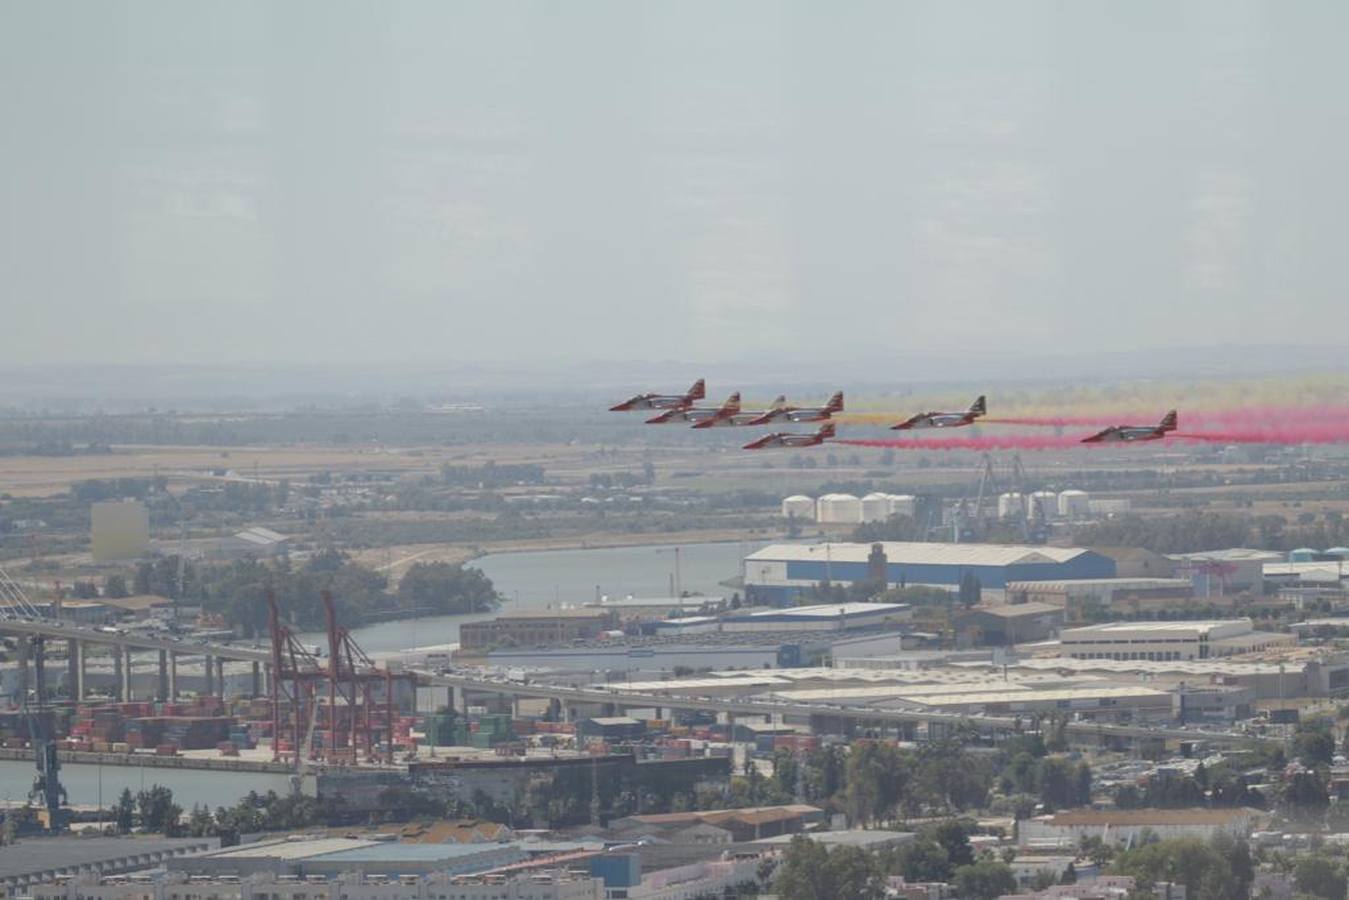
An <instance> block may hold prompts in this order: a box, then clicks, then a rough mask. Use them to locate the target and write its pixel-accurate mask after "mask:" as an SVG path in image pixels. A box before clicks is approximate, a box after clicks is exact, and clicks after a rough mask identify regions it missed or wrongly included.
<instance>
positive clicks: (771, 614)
mask: <svg viewBox="0 0 1349 900" xmlns="http://www.w3.org/2000/svg"><path fill="white" fill-rule="evenodd" d="M908 608H909V605H908V604H907V603H820V604H816V605H815V606H789V607H786V608H784V609H779V608H777V607H772V608H769V609H756V610H754V611H753V612H749V613H742V614H740V615H737V616H727V618H726V621H728V622H743V621H746V620H752V619H758V618H773V619H780V618H792V619H824V618H835V617H842V616H871V615H880V614H884V613H890V612H898V611H900V610H904V609H908Z"/></svg>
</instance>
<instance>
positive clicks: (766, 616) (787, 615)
mask: <svg viewBox="0 0 1349 900" xmlns="http://www.w3.org/2000/svg"><path fill="white" fill-rule="evenodd" d="M910 613H911V610H910V608H909V604H907V603H823V604H818V605H815V606H795V607H788V608H785V609H761V610H755V611H754V612H750V613H744V614H741V615H730V616H724V617H722V619H721V629H720V630H721V631H722V632H755V631H850V630H853V629H857V628H877V627H884V626H896V625H899V624H900V623H901V622H907V621H908V620H909V618H910Z"/></svg>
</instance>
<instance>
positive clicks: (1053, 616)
mask: <svg viewBox="0 0 1349 900" xmlns="http://www.w3.org/2000/svg"><path fill="white" fill-rule="evenodd" d="M1062 625H1063V607H1061V606H1054V605H1053V604H1049V603H1015V604H1002V605H1000V606H976V607H974V608H973V609H971V610H968V611H967V612H964V613H961V614H960V615H959V616H957V618H956V646H957V647H959V648H960V649H962V650H963V649H966V648H968V647H1010V646H1012V645H1013V644H1018V643H1026V642H1030V641H1043V640H1045V639H1047V638H1050V637H1053V636H1054V635H1055V634H1057V633H1058V630H1059V628H1060V626H1062Z"/></svg>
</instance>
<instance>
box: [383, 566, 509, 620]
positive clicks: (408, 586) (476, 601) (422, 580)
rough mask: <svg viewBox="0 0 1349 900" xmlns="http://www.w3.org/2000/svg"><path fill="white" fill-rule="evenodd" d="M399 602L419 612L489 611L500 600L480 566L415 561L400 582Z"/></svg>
mask: <svg viewBox="0 0 1349 900" xmlns="http://www.w3.org/2000/svg"><path fill="white" fill-rule="evenodd" d="M398 601H399V603H400V604H402V605H403V606H405V607H407V608H410V609H414V610H417V611H419V612H432V613H442V614H451V613H470V612H485V611H487V610H490V609H492V608H493V607H494V606H495V605H496V602H497V593H496V590H495V589H494V588H493V587H492V582H491V581H490V580H488V578H487V576H486V575H484V574H483V573H482V572H481V571H479V570H478V569H465V568H464V567H463V566H456V565H451V564H450V563H443V562H436V563H414V564H413V566H412V567H411V568H410V569H408V570H407V573H406V574H404V575H403V578H402V580H401V581H399V583H398Z"/></svg>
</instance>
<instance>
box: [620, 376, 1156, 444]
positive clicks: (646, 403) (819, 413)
mask: <svg viewBox="0 0 1349 900" xmlns="http://www.w3.org/2000/svg"><path fill="white" fill-rule="evenodd" d="M706 397H707V386H706V384H705V383H704V382H703V379H701V378H699V379H698V380H697V381H695V382H694V383H693V385H692V386H691V387H690V388H689V389H688V390H687V391H685V392H684V393H682V394H657V393H648V394H638V395H637V396H635V397H631V398H629V399H627V400H624V401H623V402H622V403H619V404H616V405H615V406H611V407H609V410H610V411H611V412H630V411H636V410H642V411H655V412H656V415H654V416H652V417H651V418H649V419H647V420H646V424H648V425H668V424H671V423H674V424H679V425H690V426H692V427H693V428H735V427H744V426H755V425H769V424H771V423H773V422H779V421H781V422H788V423H791V424H799V423H802V422H823V423H824V424H823V425H821V426H820V427H819V429H818V430H816V431H814V432H808V433H801V432H791V431H776V432H773V433H772V434H765V435H764V436H763V437H760V438H757V439H755V440H753V441H750V442H749V443H748V444H745V446H744V449H746V450H763V449H766V448H769V447H814V446H816V445H818V444H823V443H824V442H825V441H827V440H829V439H831V438H833V437H834V422H833V416H834V413H840V412H843V392H842V391H837V392H836V393H835V394H834V395H833V396H832V397H830V398H829V399H828V400H827V401H826V402H825V403H824V405H822V406H791V405H789V404H788V403H787V397H786V395H783V394H779V395H778V396H777V398H776V399H774V400H773V402H772V403H770V404H769V406H768V408H767V409H753V410H747V409H741V407H740V392H739V391H736V392H735V393H733V394H731V395H730V396H729V397H727V398H726V399H725V401H723V402H722V404H721V405H720V406H698V405H697V402H698V401H699V400H703V399H706ZM986 415H988V402H987V400H986V399H985V397H984V395H982V394H980V395H979V396H978V397H976V398H975V400H974V402H973V403H971V404H970V406H969V408H968V409H966V410H964V411H963V412H936V411H933V412H924V413H918V414H917V415H915V416H910V417H909V418H907V419H905V420H904V421H903V422H899V423H898V424H895V425H891V426H890V429H891V430H892V431H920V430H923V429H928V428H961V427H963V426H966V425H973V424H974V423H975V422H977V421H978V420H979V419H981V418H983V417H984V416H986ZM1175 430H1176V411H1175V410H1174V409H1173V410H1171V411H1170V412H1168V413H1167V414H1166V415H1165V416H1164V417H1162V421H1161V422H1159V423H1158V424H1156V425H1115V426H1112V427H1110V428H1107V429H1105V430H1104V431H1101V432H1098V433H1096V434H1093V435H1091V436H1090V437H1085V438H1083V439H1082V443H1084V444H1109V443H1117V442H1118V443H1127V442H1135V441H1155V440H1160V439H1161V438H1164V437H1166V436H1167V435H1168V434H1170V433H1171V432H1173V431H1175Z"/></svg>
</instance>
